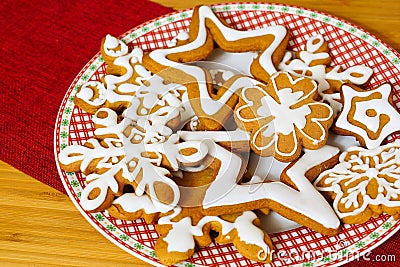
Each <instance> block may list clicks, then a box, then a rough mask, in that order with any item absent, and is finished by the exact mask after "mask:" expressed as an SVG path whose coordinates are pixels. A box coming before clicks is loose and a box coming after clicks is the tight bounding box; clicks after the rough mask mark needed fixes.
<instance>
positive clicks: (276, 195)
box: [181, 132, 340, 235]
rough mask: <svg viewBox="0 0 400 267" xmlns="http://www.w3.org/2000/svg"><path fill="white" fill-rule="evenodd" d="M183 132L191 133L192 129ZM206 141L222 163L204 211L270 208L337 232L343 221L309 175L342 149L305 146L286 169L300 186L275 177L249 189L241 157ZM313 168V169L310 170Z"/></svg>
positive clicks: (326, 231) (321, 229) (217, 212)
mask: <svg viewBox="0 0 400 267" xmlns="http://www.w3.org/2000/svg"><path fill="white" fill-rule="evenodd" d="M182 133H183V132H182ZM184 133H185V136H186V137H190V133H189V132H184ZM181 138H183V137H182V136H181ZM189 139H190V138H189ZM203 142H205V143H206V144H207V146H208V153H209V154H210V155H212V157H213V158H214V159H217V160H218V162H220V166H219V167H218V168H217V170H218V172H217V173H216V175H215V178H214V179H213V182H212V183H210V184H209V186H208V187H207V188H206V190H205V192H204V193H203V195H204V197H203V198H202V200H201V205H202V207H203V210H202V214H204V215H220V214H224V213H226V212H227V209H228V208H229V209H228V210H229V211H230V212H231V213H232V212H234V213H235V212H243V211H246V210H254V209H261V208H269V209H272V210H274V211H276V212H278V213H280V214H281V215H283V216H285V217H287V218H289V219H291V220H294V221H296V222H298V223H300V224H303V225H306V226H308V227H310V228H312V229H314V230H316V231H319V232H321V233H324V234H329V235H334V234H336V233H337V232H338V229H339V225H340V224H339V221H338V219H337V217H336V215H335V214H334V211H333V210H332V208H331V207H330V206H329V204H328V203H327V202H326V201H325V200H324V198H323V197H322V196H321V195H320V194H319V193H318V192H317V191H316V190H315V189H314V188H313V186H312V184H311V183H310V180H311V178H310V177H308V175H311V173H312V176H313V177H314V176H315V175H317V174H318V172H317V171H316V170H318V171H319V172H321V171H323V170H324V169H326V168H329V167H332V166H333V165H334V164H335V163H336V161H335V158H336V156H337V154H338V153H339V149H337V148H335V147H331V146H323V147H322V148H320V149H318V150H306V153H305V155H304V156H303V157H301V158H300V159H299V160H298V161H297V162H296V163H295V164H294V165H293V166H291V168H290V169H294V170H293V173H292V172H290V171H289V170H287V171H286V172H287V173H288V172H289V173H290V174H288V175H289V176H290V177H291V179H292V181H294V183H292V184H291V185H295V186H294V188H297V189H298V190H297V189H294V188H291V187H290V186H288V185H287V184H285V183H283V182H275V181H273V182H272V181H264V182H263V183H260V184H259V185H258V187H257V190H250V189H251V188H252V187H251V186H252V185H247V184H238V183H237V182H238V181H239V178H240V177H241V175H242V172H241V169H240V168H239V167H238V166H242V159H241V158H240V157H239V156H237V155H235V154H234V153H232V152H230V151H228V150H226V149H224V148H223V147H221V146H219V145H218V144H215V143H214V142H213V141H211V140H210V139H205V140H204V141H203ZM310 169H314V171H313V172H311V173H309V172H308V171H309V170H310ZM307 177H308V178H307ZM309 179H310V180H309ZM299 199H301V201H299ZM317 199H318V201H316V200H317ZM316 203H318V204H316ZM317 206H318V208H317Z"/></svg>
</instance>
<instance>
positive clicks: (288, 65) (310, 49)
mask: <svg viewBox="0 0 400 267" xmlns="http://www.w3.org/2000/svg"><path fill="white" fill-rule="evenodd" d="M292 55H295V58H293V56H292ZM331 61H332V59H331V57H330V55H329V47H328V43H327V42H326V41H325V39H324V37H323V36H322V35H320V34H318V35H314V36H312V37H310V38H309V39H308V41H307V43H306V45H305V49H304V51H298V52H295V53H291V52H286V54H285V55H284V57H283V59H282V62H281V63H280V64H279V66H278V69H279V70H282V71H287V72H289V73H291V74H292V75H295V76H298V77H304V76H305V77H309V78H311V79H313V80H315V81H316V82H317V83H318V93H319V95H320V96H321V98H322V99H321V101H324V102H327V103H328V104H329V105H330V106H331V107H332V109H333V113H334V116H336V114H337V113H339V112H340V110H341V108H342V104H341V98H340V93H339V91H340V86H341V85H342V84H343V83H352V84H355V85H359V86H361V85H364V84H366V83H367V82H368V81H369V79H370V78H371V76H372V73H373V71H372V69H371V68H369V67H367V66H363V65H357V66H352V67H350V68H348V69H343V68H342V67H340V66H330V64H331Z"/></svg>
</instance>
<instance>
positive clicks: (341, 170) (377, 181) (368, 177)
mask: <svg viewBox="0 0 400 267" xmlns="http://www.w3.org/2000/svg"><path fill="white" fill-rule="evenodd" d="M339 161H340V162H339V164H338V165H336V166H335V167H334V168H332V169H330V170H327V171H325V172H323V173H321V175H320V176H319V177H318V178H317V180H316V181H315V183H314V185H315V186H316V188H317V189H318V190H320V191H322V192H324V193H325V194H326V195H327V196H328V197H329V198H330V199H331V200H333V208H334V209H335V211H336V213H337V215H338V216H339V218H341V219H342V220H343V222H345V223H363V222H366V221H368V220H369V219H370V218H371V217H376V216H378V215H380V214H382V213H383V212H385V213H388V214H390V215H393V216H397V217H398V216H399V215H400V141H396V142H394V143H390V144H387V145H385V146H381V147H379V148H377V149H373V150H368V149H365V148H361V147H352V148H349V149H348V150H347V151H346V152H344V153H343V154H342V155H341V156H340V159H339Z"/></svg>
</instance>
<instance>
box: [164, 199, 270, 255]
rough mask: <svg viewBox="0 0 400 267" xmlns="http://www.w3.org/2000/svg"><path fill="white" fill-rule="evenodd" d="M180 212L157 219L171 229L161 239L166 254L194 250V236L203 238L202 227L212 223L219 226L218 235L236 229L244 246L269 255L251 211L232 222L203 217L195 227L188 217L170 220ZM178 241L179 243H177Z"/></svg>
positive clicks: (215, 217) (214, 217)
mask: <svg viewBox="0 0 400 267" xmlns="http://www.w3.org/2000/svg"><path fill="white" fill-rule="evenodd" d="M180 212H181V208H180V207H177V208H176V209H175V210H174V213H173V214H171V215H169V216H165V217H162V218H160V219H159V221H158V224H160V225H171V226H172V228H171V230H170V231H169V232H168V234H167V235H166V236H165V237H164V238H163V240H164V241H165V242H167V244H168V248H167V250H168V252H173V251H178V252H187V251H189V250H190V249H194V247H195V242H194V236H203V235H204V234H207V233H203V230H202V229H203V227H204V226H205V225H206V224H208V223H212V222H218V223H220V224H221V228H222V231H221V233H220V234H222V235H224V236H228V235H229V234H230V232H231V231H232V230H234V229H236V231H237V234H238V238H239V239H240V240H241V241H243V242H245V243H246V244H252V245H256V246H258V247H259V248H260V249H262V250H263V251H264V252H265V253H266V254H269V253H270V251H271V250H270V248H269V246H268V244H266V243H265V241H264V232H263V231H262V230H261V229H260V228H258V227H256V226H255V225H254V224H253V221H254V220H255V219H256V218H257V216H256V215H255V214H254V213H253V212H252V211H246V212H243V213H242V214H241V215H239V216H238V217H237V218H236V219H235V221H234V222H228V221H225V220H223V219H221V218H219V217H218V216H205V217H203V218H201V219H200V221H199V222H198V223H197V224H196V225H192V221H191V219H190V217H185V218H183V219H181V220H180V221H178V222H172V221H171V220H172V219H173V218H174V217H176V215H178V214H179V213H180ZM177 239H179V242H177Z"/></svg>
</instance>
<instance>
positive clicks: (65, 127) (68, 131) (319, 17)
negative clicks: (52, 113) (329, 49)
mask: <svg viewBox="0 0 400 267" xmlns="http://www.w3.org/2000/svg"><path fill="white" fill-rule="evenodd" d="M212 8H213V10H214V11H215V12H217V13H218V14H220V15H222V16H223V17H224V18H225V19H226V20H228V21H230V22H231V23H232V22H233V24H234V23H235V19H236V18H237V17H238V16H239V15H243V14H252V12H253V13H255V14H256V13H258V12H261V13H265V14H267V13H268V14H269V15H271V14H272V15H279V16H281V18H285V17H290V16H299V17H302V18H303V19H308V20H312V21H314V22H316V23H318V22H319V23H320V24H323V25H330V26H332V27H334V28H335V30H338V29H339V30H342V32H344V33H345V35H349V36H352V37H355V38H356V39H359V40H362V41H363V42H364V43H363V44H364V46H365V45H366V44H369V45H370V46H371V47H373V48H374V49H375V50H376V51H378V52H379V53H380V55H381V56H382V57H383V58H384V63H385V64H387V65H388V66H389V68H390V70H391V71H396V73H399V69H400V55H399V53H398V52H397V51H395V50H394V49H393V48H391V47H389V46H388V45H386V44H385V43H383V42H382V41H381V40H380V39H378V38H377V37H375V36H373V35H371V34H370V33H368V32H366V31H364V30H363V29H361V28H359V27H358V26H356V25H353V24H351V23H349V22H347V21H344V20H342V19H340V18H336V17H333V16H331V15H328V14H324V13H321V12H318V11H313V10H310V9H305V8H301V7H296V6H290V5H283V4H268V3H227V4H217V5H213V6H212ZM191 12H192V10H191V9H187V10H183V11H179V12H174V13H171V14H167V15H164V16H162V17H158V18H156V19H153V20H151V21H148V22H146V23H143V24H141V25H139V26H137V27H135V28H133V29H131V30H129V31H128V32H126V33H124V34H123V35H121V36H120V38H122V40H124V41H125V42H126V43H127V44H129V45H133V44H135V45H142V47H143V48H144V49H147V50H148V49H153V48H155V46H157V45H158V46H165V41H166V40H168V39H170V38H172V37H173V36H174V35H175V34H176V33H177V32H178V31H179V30H183V29H186V28H187V26H188V23H189V18H190V17H191ZM246 19H249V17H246ZM275 19H276V17H275ZM232 20H233V21H232ZM253 21H255V22H256V23H258V24H260V23H263V22H262V21H261V22H260V21H257V19H256V20H254V17H253ZM172 24H173V25H174V27H173V30H171V29H167V30H166V31H165V30H164V32H163V33H164V34H165V35H163V36H161V39H162V40H163V41H162V42H158V43H157V42H155V41H154V38H153V37H151V34H150V33H152V32H154V31H157V30H158V31H159V30H160V29H162V27H165V26H170V25H172ZM241 26H243V25H241ZM244 26H246V25H244ZM250 26H251V25H250ZM238 28H239V27H238ZM300 30H302V28H301V27H300ZM306 34H310V32H307V33H306ZM327 34H328V35H329V33H327ZM299 35H305V34H304V32H303V33H300V34H299ZM149 38H153V39H151V40H150V39H149ZM303 38H304V36H303ZM302 41H304V40H302ZM347 44H349V45H353V43H352V41H349V42H347ZM355 44H357V43H355ZM294 46H296V45H294ZM361 47H362V46H361ZM356 50H357V53H360V52H365V49H364V51H360V50H359V48H357V49H356ZM375 50H373V51H375ZM376 51H375V53H376ZM371 56H376V54H372V55H371ZM375 63H376V62H375ZM342 64H344V63H342ZM104 72H105V68H104V62H103V59H102V57H101V55H100V53H97V54H96V55H95V56H94V57H93V58H92V59H91V60H90V61H89V62H88V63H87V64H86V65H85V67H84V68H83V69H82V70H81V71H80V72H79V73H78V75H77V76H76V78H75V79H74V81H73V82H72V84H71V86H70V87H69V89H68V91H67V93H66V95H65V97H64V99H63V101H62V104H61V106H60V109H59V112H58V116H57V120H56V126H55V131H54V151H55V155H56V157H57V155H58V153H59V152H60V150H61V149H63V148H64V147H65V146H66V145H68V144H71V143H82V142H83V141H85V140H87V139H88V138H89V137H91V135H92V133H93V126H92V124H91V123H90V122H91V115H90V114H87V113H85V112H83V111H81V110H80V109H79V108H77V107H76V106H75V105H74V103H73V97H74V96H75V94H76V91H77V89H78V88H79V86H80V85H82V84H83V83H84V82H86V81H88V80H99V78H100V77H101V75H103V74H104ZM389 74H390V75H394V74H393V73H389ZM389 74H387V75H389ZM378 82H379V77H378V80H375V81H374V80H371V82H370V85H369V86H371V87H373V86H376V85H377V84H378ZM390 82H392V83H393V81H392V80H390ZM394 89H395V90H394V93H395V94H394V102H395V103H396V104H397V105H399V104H398V103H399V101H400V81H397V83H395V87H394ZM396 138H399V136H397V135H393V136H391V137H390V138H389V140H393V139H396ZM56 162H57V160H56ZM57 168H58V171H59V174H60V177H61V180H62V182H63V184H64V187H65V189H66V191H67V193H68V195H69V197H70V198H71V200H72V201H73V203H74V204H75V206H76V207H77V208H78V210H79V211H80V212H81V214H82V215H83V216H84V217H85V218H86V219H87V220H88V221H89V222H90V223H91V225H92V226H93V227H94V228H95V229H97V230H98V231H99V232H100V233H102V234H103V235H104V236H105V237H106V238H108V239H109V240H111V241H112V242H113V243H114V244H116V245H117V246H119V247H121V248H122V249H124V250H125V251H127V252H129V253H131V254H132V255H134V256H136V257H139V258H141V259H142V260H144V261H146V262H149V263H151V264H154V265H160V266H161V264H160V263H159V261H158V260H157V258H156V257H155V254H154V250H153V245H154V240H152V239H154V238H152V236H153V235H151V236H150V238H148V239H146V240H144V239H140V240H137V239H136V238H134V237H132V236H129V235H127V234H126V233H125V232H126V230H127V229H130V228H129V227H132V225H134V224H135V222H133V223H132V224H127V223H125V224H124V223H122V222H120V221H119V222H117V221H118V220H115V219H112V218H110V217H109V216H108V214H107V213H106V212H104V213H95V214H91V213H87V212H85V211H84V210H83V209H82V208H81V206H80V204H79V197H80V194H81V191H82V182H81V181H82V180H83V178H82V175H80V174H75V173H66V172H65V171H63V170H61V169H60V167H59V165H58V163H57ZM142 223H143V222H142ZM139 227H142V226H141V225H139ZM399 228H400V222H399V221H396V220H394V219H393V218H391V217H390V216H387V215H382V216H380V217H379V218H377V219H373V220H371V221H369V222H368V223H365V224H363V225H362V226H360V227H359V226H345V229H344V230H343V231H342V233H341V235H342V237H340V236H339V237H338V239H337V242H336V246H334V247H332V246H324V244H323V243H324V242H325V243H326V241H324V240H328V239H329V237H323V236H321V235H319V234H318V233H315V232H313V231H311V230H309V229H307V228H305V227H299V228H297V229H294V230H290V231H285V232H281V233H277V234H272V235H271V237H272V239H273V240H274V242H276V243H277V244H280V242H282V240H283V239H288V240H289V242H292V244H293V243H294V245H293V246H287V247H286V249H295V251H296V252H297V253H298V251H300V250H299V247H300V246H304V245H307V246H305V248H306V249H314V248H313V247H312V244H314V243H315V242H314V243H313V242H311V241H310V240H308V238H311V237H312V238H313V240H317V242H319V243H320V244H319V247H318V248H319V249H329V250H330V251H333V252H334V253H332V254H329V256H330V257H329V258H327V257H326V256H325V257H324V256H321V257H318V258H316V259H313V261H309V259H305V258H302V259H300V260H297V261H296V260H292V259H287V258H286V259H285V260H289V261H288V262H287V261H286V262H285V261H284V260H278V261H277V260H274V261H273V262H272V263H271V265H272V266H283V265H287V264H290V265H292V266H307V265H309V266H311V265H312V266H337V265H341V264H344V263H346V262H348V261H349V260H353V259H355V258H356V257H357V256H358V257H359V256H361V255H363V254H365V253H367V252H368V251H370V250H372V249H373V248H375V247H376V246H379V245H380V244H381V243H382V242H383V241H385V240H386V239H388V238H389V237H390V236H391V235H393V234H394V233H396V232H397V230H398V229H399ZM134 229H136V230H138V229H139V228H138V227H137V226H136V228H134ZM138 231H140V230H138ZM144 231H148V229H147V230H146V229H145V230H144ZM362 231H364V232H365V231H366V232H367V233H368V234H367V235H365V234H364V236H363V237H362V238H358V239H357V238H355V237H357V236H359V235H361V232H362ZM152 232H153V233H154V229H152ZM288 237H289V238H288ZM349 237H351V240H353V239H354V240H356V241H357V242H355V241H354V242H353V243H346V242H340V240H342V239H341V238H349ZM331 243H332V242H331ZM321 244H322V245H321ZM331 245H332V244H331ZM207 250H209V251H208V252H207ZM322 252H323V253H324V252H325V251H322ZM344 252H346V253H344ZM214 253H218V255H221V256H220V259H219V260H222V262H219V261H215V259H214V258H215V257H217V256H215V255H213V254H214ZM198 254H204V255H203V256H201V257H197V258H196V257H194V258H193V259H190V260H188V261H187V262H182V263H179V264H177V265H176V266H185V267H194V266H203V265H204V264H207V263H208V262H210V261H211V263H213V264H215V263H218V264H221V263H223V264H225V265H226V266H228V265H229V266H233V265H234V266H249V265H250V264H253V265H254V266H261V265H260V264H259V263H254V262H250V261H248V260H245V259H243V258H240V257H239V258H234V257H232V255H235V254H236V251H235V250H234V249H232V246H230V245H228V246H226V245H225V246H211V247H210V248H206V249H201V252H199V253H198ZM297 256H298V255H297ZM199 262H201V264H199Z"/></svg>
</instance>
